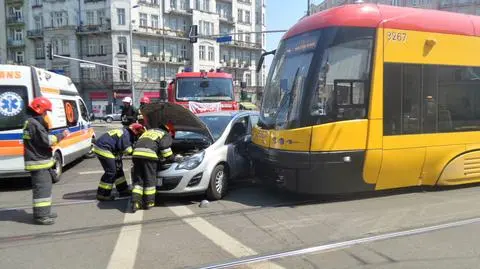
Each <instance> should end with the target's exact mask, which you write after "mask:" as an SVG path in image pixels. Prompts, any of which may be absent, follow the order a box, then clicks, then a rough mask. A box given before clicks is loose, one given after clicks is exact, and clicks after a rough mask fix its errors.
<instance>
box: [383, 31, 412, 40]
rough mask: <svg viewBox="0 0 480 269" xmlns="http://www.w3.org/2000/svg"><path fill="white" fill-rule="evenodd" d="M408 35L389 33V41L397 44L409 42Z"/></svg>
mask: <svg viewBox="0 0 480 269" xmlns="http://www.w3.org/2000/svg"><path fill="white" fill-rule="evenodd" d="M407 37H408V35H407V33H401V32H387V39H388V40H389V41H395V42H406V41H407Z"/></svg>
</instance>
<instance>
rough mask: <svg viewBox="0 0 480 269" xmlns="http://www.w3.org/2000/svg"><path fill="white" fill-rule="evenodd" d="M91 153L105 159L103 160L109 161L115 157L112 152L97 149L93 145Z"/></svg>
mask: <svg viewBox="0 0 480 269" xmlns="http://www.w3.org/2000/svg"><path fill="white" fill-rule="evenodd" d="M92 151H93V152H94V153H95V154H97V155H99V156H102V157H105V158H110V159H115V155H113V153H112V152H110V151H108V150H106V149H102V148H99V147H97V145H95V144H93V149H92Z"/></svg>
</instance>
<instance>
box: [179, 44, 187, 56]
mask: <svg viewBox="0 0 480 269" xmlns="http://www.w3.org/2000/svg"><path fill="white" fill-rule="evenodd" d="M180 54H181V56H182V59H183V60H185V59H187V45H185V44H183V45H182V47H181V48H180Z"/></svg>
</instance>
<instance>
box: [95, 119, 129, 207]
mask: <svg viewBox="0 0 480 269" xmlns="http://www.w3.org/2000/svg"><path fill="white" fill-rule="evenodd" d="M134 140H135V135H134V134H133V132H131V131H130V130H129V129H128V128H123V129H116V130H110V131H108V132H107V133H105V134H103V135H102V136H100V137H99V138H98V139H97V140H96V141H95V143H94V144H93V152H95V154H96V155H97V157H98V160H99V161H100V163H101V164H102V167H103V170H104V171H105V173H104V174H103V176H102V178H101V179H100V183H99V184H98V189H97V199H98V200H112V199H113V196H111V192H112V189H113V185H114V184H115V187H116V188H117V191H118V193H119V195H120V197H124V196H129V195H130V190H129V186H128V182H127V180H126V178H125V174H124V172H123V163H122V159H121V157H122V155H130V154H132V152H133V148H132V144H133V142H134Z"/></svg>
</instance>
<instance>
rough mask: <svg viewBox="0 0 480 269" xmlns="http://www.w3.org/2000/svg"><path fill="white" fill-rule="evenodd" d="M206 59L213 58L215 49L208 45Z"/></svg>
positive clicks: (210, 59)
mask: <svg viewBox="0 0 480 269" xmlns="http://www.w3.org/2000/svg"><path fill="white" fill-rule="evenodd" d="M208 60H209V61H212V62H213V61H214V60H215V50H214V48H213V47H208Z"/></svg>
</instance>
